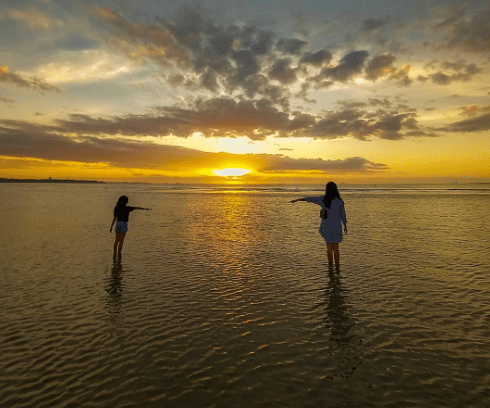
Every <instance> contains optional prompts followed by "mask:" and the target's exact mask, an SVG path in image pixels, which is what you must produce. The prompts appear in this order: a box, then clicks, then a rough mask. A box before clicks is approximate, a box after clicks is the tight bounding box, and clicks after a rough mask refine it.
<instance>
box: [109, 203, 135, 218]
mask: <svg viewBox="0 0 490 408" xmlns="http://www.w3.org/2000/svg"><path fill="white" fill-rule="evenodd" d="M134 209H135V207H130V206H129V205H125V206H120V207H116V208H115V209H114V215H115V216H116V218H117V220H118V221H124V222H128V218H129V213H130V212H131V211H133V210H134Z"/></svg>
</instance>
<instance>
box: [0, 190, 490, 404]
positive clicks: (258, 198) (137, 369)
mask: <svg viewBox="0 0 490 408" xmlns="http://www.w3.org/2000/svg"><path fill="white" fill-rule="evenodd" d="M341 193H342V194H343V198H344V201H345V204H346V211H347V217H348V220H349V233H348V234H347V236H346V237H345V240H344V242H343V243H342V244H341V268H340V271H339V272H338V273H337V272H335V271H334V273H333V274H332V273H330V272H329V269H328V266H327V263H326V251H325V244H324V242H323V241H322V239H321V237H320V236H319V234H318V233H317V230H318V226H319V221H320V219H319V217H318V214H319V208H318V207H317V206H314V205H312V204H306V203H297V204H294V205H293V204H289V203H288V201H289V200H291V199H292V198H296V197H298V196H304V195H313V194H314V195H321V191H312V190H311V189H310V190H308V189H304V188H290V187H288V188H282V187H281V188H241V189H236V188H234V189H233V188H228V189H223V188H210V187H207V188H203V187H194V188H190V187H189V186H154V185H114V184H102V185H67V184H58V185H57V184H9V185H0V194H1V197H2V200H1V201H0V216H1V219H2V224H3V234H2V235H1V236H0V248H1V249H0V251H1V252H0V256H1V258H2V259H1V261H2V262H1V263H0V310H1V311H2V312H1V314H0V355H1V358H0V384H2V385H1V387H0V406H2V407H36V408H38V407H81V406H83V407H92V406H93V407H101V406H106V407H145V408H146V407H163V406H175V407H194V406H199V407H320V406H321V407H340V406H348V407H370V406H372V407H389V406H396V407H401V406H407V407H425V406H427V407H434V406H440V407H461V406H485V405H488V403H489V402H490V392H489V387H490V347H489V338H490V301H489V299H490V277H489V275H488V272H489V270H488V266H489V264H490V254H489V253H490V251H488V248H489V238H488V237H490V211H489V210H490V205H489V203H490V200H489V199H490V190H486V189H485V188H481V186H471V188H451V189H448V188H442V189H441V188H425V189H417V190H413V189H412V188H407V187H404V188H397V187H396V186H395V187H392V188H369V189H366V188H349V186H345V188H344V189H341ZM121 194H126V195H128V196H129V198H130V203H129V204H130V205H136V206H144V207H146V206H148V207H152V209H153V210H152V211H151V212H143V211H140V212H137V211H135V212H134V213H132V214H131V216H130V223H129V226H130V230H129V232H128V235H127V238H126V242H125V246H124V250H123V255H122V257H121V259H119V260H118V259H117V258H116V259H113V256H112V243H113V235H111V234H110V233H109V227H110V223H111V221H112V215H111V211H112V208H113V206H114V204H115V202H116V200H117V198H118V196H119V195H121Z"/></svg>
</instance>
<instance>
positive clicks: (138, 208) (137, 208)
mask: <svg viewBox="0 0 490 408" xmlns="http://www.w3.org/2000/svg"><path fill="white" fill-rule="evenodd" d="M133 208H134V209H135V210H146V211H150V210H151V208H146V207H145V208H143V207H133Z"/></svg>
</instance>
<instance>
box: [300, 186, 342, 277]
mask: <svg viewBox="0 0 490 408" xmlns="http://www.w3.org/2000/svg"><path fill="white" fill-rule="evenodd" d="M297 201H306V202H308V203H314V204H318V205H319V206H320V207H322V209H321V211H320V217H321V218H322V222H321V224H320V234H321V236H322V237H323V238H324V239H325V242H326V243H327V257H328V263H329V265H330V266H332V265H333V260H334V257H335V265H336V267H337V268H339V265H340V252H339V243H340V242H342V223H343V224H344V232H345V233H346V234H347V217H346V215H345V208H344V201H343V200H342V199H341V198H340V194H339V190H338V188H337V185H336V184H335V183H334V182H333V181H330V182H329V183H327V186H326V188H325V195H324V196H320V197H303V198H297V199H295V200H291V203H295V202H297Z"/></svg>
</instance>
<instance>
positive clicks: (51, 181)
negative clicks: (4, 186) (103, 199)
mask: <svg viewBox="0 0 490 408" xmlns="http://www.w3.org/2000/svg"><path fill="white" fill-rule="evenodd" d="M0 183H85V184H86V183H90V184H93V183H104V182H103V181H96V180H69V179H66V180H59V179H10V178H0Z"/></svg>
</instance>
